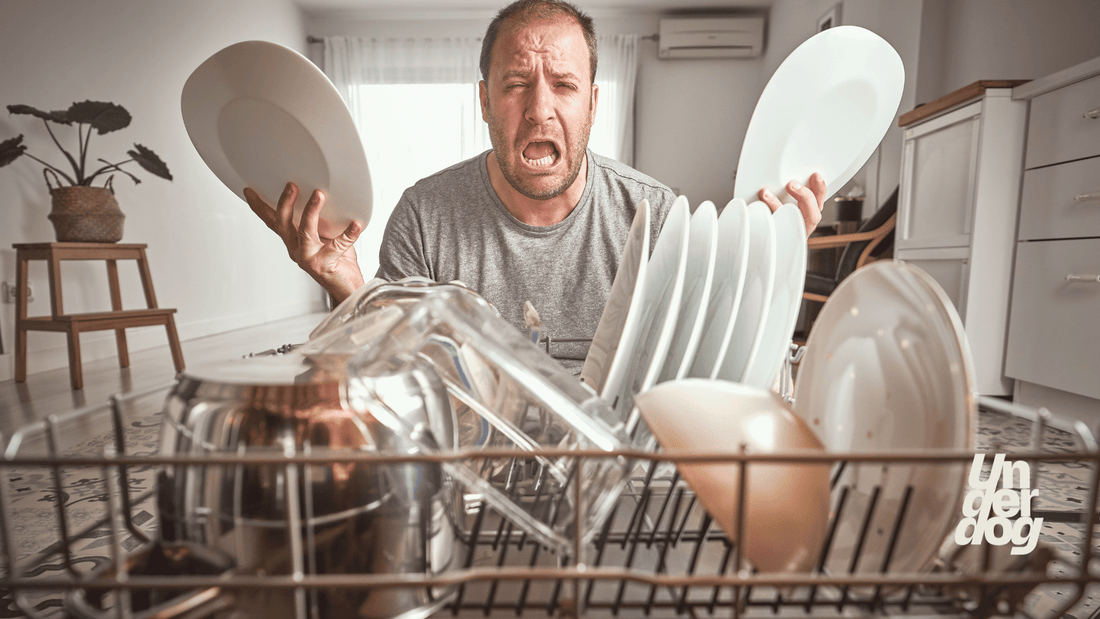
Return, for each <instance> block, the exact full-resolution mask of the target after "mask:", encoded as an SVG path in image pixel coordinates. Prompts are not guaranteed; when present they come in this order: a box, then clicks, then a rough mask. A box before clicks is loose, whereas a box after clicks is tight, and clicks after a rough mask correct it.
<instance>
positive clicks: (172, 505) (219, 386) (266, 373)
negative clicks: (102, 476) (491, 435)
mask: <svg viewBox="0 0 1100 619" xmlns="http://www.w3.org/2000/svg"><path fill="white" fill-rule="evenodd" d="M345 379H346V375H345V373H344V372H343V369H342V367H340V366H335V367H325V364H324V360H320V361H318V360H317V359H312V360H305V359H302V358H297V357H294V356H289V357H275V358H258V359H242V360H240V361H239V362H237V363H235V364H226V365H223V366H220V367H216V368H207V369H206V370H198V371H189V372H187V373H185V374H184V375H182V376H181V378H180V379H179V381H178V383H177V384H176V386H175V388H174V389H173V391H172V393H171V394H170V396H169V398H168V402H167V405H166V411H165V417H166V418H165V425H164V431H163V434H162V440H161V453H162V455H182V454H196V455H197V454H220V455H232V454H257V453H262V454H268V455H270V454H282V455H286V456H287V457H288V460H287V463H286V464H283V463H279V464H271V465H232V466H212V465H204V466H173V467H165V469H164V470H162V471H160V472H159V473H158V507H159V512H160V519H161V521H160V522H161V537H162V538H163V539H164V540H166V541H175V540H179V541H187V542H193V543H198V544H201V545H204V546H206V547H208V548H211V549H214V550H218V551H220V552H223V553H225V554H227V555H229V556H230V557H232V558H233V559H234V560H235V562H236V566H235V569H236V570H237V571H238V572H243V573H254V574H292V573H294V572H295V571H299V570H300V571H302V572H303V573H305V574H426V575H430V574H439V573H440V572H443V571H446V570H448V569H450V568H451V567H452V566H453V565H454V563H455V561H453V560H452V554H457V553H453V550H454V547H455V545H456V536H457V525H456V523H457V522H459V520H458V518H459V514H460V512H461V510H460V506H459V501H460V495H459V493H458V492H457V491H456V488H455V486H454V484H453V483H451V482H450V480H449V479H447V478H446V477H445V476H444V475H443V472H442V469H441V467H440V465H439V464H437V463H420V462H417V463H407V464H376V463H364V462H361V461H360V462H354V461H344V462H336V463H332V464H322V465H314V464H311V465H305V464H301V463H295V462H293V460H290V459H289V458H290V457H292V456H294V455H302V454H311V455H325V456H328V455H339V454H341V453H356V452H362V451H367V452H379V453H399V454H414V453H417V451H418V449H417V447H416V442H415V441H413V440H412V439H411V438H410V437H409V436H407V431H406V430H403V429H402V428H404V427H408V428H414V427H415V428H417V431H418V432H424V431H425V430H426V431H428V432H430V433H431V440H433V441H435V442H437V443H439V444H440V445H441V446H443V447H453V446H454V440H455V439H454V421H453V414H452V412H451V409H450V407H449V405H448V398H447V397H446V392H445V391H444V389H443V386H442V383H441V381H440V380H439V377H438V376H437V375H436V374H435V372H434V371H433V370H432V369H431V368H430V367H429V366H427V365H426V364H423V363H421V362H418V361H411V360H410V361H390V362H386V363H385V364H382V365H380V366H379V367H377V368H374V369H373V370H372V372H371V375H370V378H368V380H373V381H375V392H376V393H377V394H378V400H379V401H381V402H384V403H385V405H386V407H387V413H388V414H391V415H392V414H393V413H396V414H397V416H398V417H400V418H401V420H402V422H405V424H406V425H402V427H401V428H392V427H387V426H386V425H384V424H383V423H380V422H379V421H378V420H377V419H376V418H375V417H374V416H373V415H372V414H371V412H370V407H371V406H373V405H372V404H369V403H368V404H367V405H366V406H365V410H352V409H351V407H349V406H348V405H347V402H346V398H345V397H344V385H345V382H346V380H345ZM360 408H364V407H363V406H362V405H361V406H360ZM418 440H420V441H423V440H424V439H423V437H418ZM299 549H300V550H301V552H298V550H299ZM452 589H453V587H437V588H429V587H390V588H377V589H367V588H362V589H359V588H356V589H347V588H345V589H336V590H322V591H309V592H308V593H307V595H306V596H305V597H304V598H300V597H299V598H296V597H295V594H294V592H293V591H274V590H268V589H263V590H252V591H247V590H242V591H238V592H237V594H236V597H237V600H238V603H237V604H236V606H235V610H234V611H232V612H231V613H230V614H229V615H225V614H223V615H220V616H233V617H238V616H240V617H244V616H255V617H264V618H265V619H267V618H279V617H284V616H285V617H293V616H295V612H296V610H297V606H298V605H299V604H305V605H306V608H307V613H309V614H316V615H317V616H321V617H325V618H326V619H327V618H333V619H338V618H341V617H349V618H350V617H356V618H363V619H375V618H378V619H381V618H382V617H387V618H389V617H402V618H404V619H413V618H416V617H426V616H428V615H429V614H431V613H432V612H433V611H434V610H436V609H437V608H438V607H440V606H441V605H442V604H444V603H445V602H446V601H447V600H448V599H449V598H450V596H451V594H452V593H453V590H452Z"/></svg>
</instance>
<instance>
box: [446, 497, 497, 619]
mask: <svg viewBox="0 0 1100 619" xmlns="http://www.w3.org/2000/svg"><path fill="white" fill-rule="evenodd" d="M486 509H488V504H487V503H486V501H485V500H484V499H482V500H481V506H480V507H479V508H478V510H477V515H476V516H474V524H473V526H472V527H470V534H469V536H468V540H469V541H468V544H467V547H466V559H465V560H464V561H463V562H462V568H463V569H470V567H471V566H472V565H473V564H474V557H475V556H476V554H477V545H478V537H480V535H481V525H482V523H483V522H484V521H485V510H486ZM465 593H466V583H461V584H459V585H458V591H456V592H455V599H454V602H453V603H452V604H451V608H452V611H453V614H454V615H458V611H459V609H460V608H461V606H462V598H463V596H464V595H465Z"/></svg>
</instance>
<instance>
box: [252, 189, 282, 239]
mask: <svg viewBox="0 0 1100 619" xmlns="http://www.w3.org/2000/svg"><path fill="white" fill-rule="evenodd" d="M244 200H245V202H247V203H248V208H250V209H252V212H253V213H256V216H257V217H259V218H260V221H262V222H264V225H266V226H267V227H268V228H271V229H272V230H275V209H273V208H271V206H269V205H268V204H267V202H264V201H263V200H262V199H261V198H260V196H259V194H257V193H256V192H255V191H252V188H251V187H245V188H244ZM276 232H278V230H276Z"/></svg>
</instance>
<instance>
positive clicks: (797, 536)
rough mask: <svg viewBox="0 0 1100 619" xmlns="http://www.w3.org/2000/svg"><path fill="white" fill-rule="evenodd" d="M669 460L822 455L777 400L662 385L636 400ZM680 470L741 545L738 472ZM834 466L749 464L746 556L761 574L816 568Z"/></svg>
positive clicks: (751, 390)
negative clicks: (674, 457) (682, 456)
mask: <svg viewBox="0 0 1100 619" xmlns="http://www.w3.org/2000/svg"><path fill="white" fill-rule="evenodd" d="M634 403H635V405H636V406H637V407H638V409H639V410H640V411H641V414H642V417H643V418H644V419H645V421H646V423H647V424H648V425H649V428H650V430H651V431H652V432H653V435H654V436H656V437H657V440H658V441H660V443H661V446H662V447H663V448H664V449H665V451H667V452H668V453H669V454H670V456H671V455H674V454H678V453H679V454H686V453H712V454H713V453H731V454H732V453H738V451H739V449H740V445H741V444H742V443H744V444H745V445H746V448H747V450H748V453H749V454H764V453H783V452H799V451H807V452H820V453H822V454H824V448H823V447H822V445H821V441H820V440H818V438H817V436H815V435H814V433H813V431H812V430H810V428H809V427H808V426H807V425H806V424H805V422H803V421H802V420H801V419H799V418H798V417H797V416H795V415H794V414H793V413H792V412H791V411H790V410H789V409H788V408H787V406H786V404H784V403H783V401H782V400H781V399H779V397H778V396H776V395H775V394H774V393H771V392H768V391H764V390H762V389H757V388H755V387H749V386H746V385H742V384H738V383H730V382H726V381H718V380H706V379H687V380H677V381H670V382H666V383H662V384H660V385H657V386H656V387H654V388H653V389H650V390H649V391H646V392H644V393H642V394H640V395H639V396H638V397H637V398H635V400H634ZM677 468H678V470H679V471H680V475H681V476H683V478H684V480H685V481H687V483H688V484H689V485H690V486H691V487H692V489H693V490H694V491H695V494H696V496H698V497H699V501H700V502H702V504H703V507H705V508H706V510H707V512H708V513H709V514H710V515H711V517H712V518H714V520H715V521H716V522H717V523H718V525H719V526H721V527H722V530H723V531H724V532H725V534H726V536H727V537H729V538H730V540H736V537H737V487H738V483H739V481H738V464H737V463H729V464H683V465H679V466H678V467H677ZM829 470H830V465H829V464H812V465H806V464H790V463H773V464H750V465H749V469H748V489H747V491H746V495H745V512H746V522H745V525H746V527H745V540H744V544H743V553H744V556H746V557H748V559H749V560H750V561H752V563H753V565H755V566H756V567H757V569H759V570H760V571H762V572H797V571H805V570H808V569H810V568H812V567H813V565H814V562H815V560H816V559H817V557H818V554H819V553H820V551H821V547H822V544H823V542H824V539H825V533H826V526H827V524H828V519H829Z"/></svg>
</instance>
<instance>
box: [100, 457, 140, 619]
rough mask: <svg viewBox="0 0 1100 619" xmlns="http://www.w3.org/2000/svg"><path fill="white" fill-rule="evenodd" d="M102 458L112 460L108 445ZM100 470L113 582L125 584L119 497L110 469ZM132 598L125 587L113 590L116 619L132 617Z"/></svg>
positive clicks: (125, 571) (126, 577)
mask: <svg viewBox="0 0 1100 619" xmlns="http://www.w3.org/2000/svg"><path fill="white" fill-rule="evenodd" d="M103 456H104V457H105V458H108V459H111V458H114V457H115V452H114V449H112V448H111V446H110V445H108V446H107V447H104V448H103ZM101 470H102V474H103V485H104V487H105V489H106V491H107V516H108V521H109V522H110V524H109V525H108V527H107V531H108V534H109V536H110V538H111V563H112V564H113V565H114V568H115V582H117V583H118V584H125V583H126V582H127V580H129V578H128V576H129V574H128V572H127V568H126V562H125V561H123V560H122V558H123V555H124V554H125V550H124V549H123V548H122V535H121V531H122V530H124V529H126V528H127V527H126V526H125V524H124V523H123V522H122V514H121V513H120V511H121V510H120V506H119V496H118V494H116V489H115V488H112V487H111V486H112V485H113V483H114V482H113V481H112V477H111V467H109V466H104V467H103V468H102V469H101ZM120 492H121V490H120ZM132 597H133V596H132V594H131V591H130V589H129V588H127V587H121V588H118V589H116V590H115V614H116V615H117V616H118V619H130V618H131V617H132V613H133V603H132Z"/></svg>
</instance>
